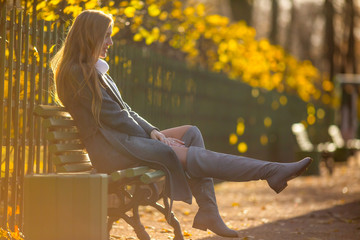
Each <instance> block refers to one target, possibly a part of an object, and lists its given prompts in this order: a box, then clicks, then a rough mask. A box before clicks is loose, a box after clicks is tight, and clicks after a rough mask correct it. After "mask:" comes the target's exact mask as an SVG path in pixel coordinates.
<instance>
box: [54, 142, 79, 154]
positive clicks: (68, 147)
mask: <svg viewBox="0 0 360 240" xmlns="http://www.w3.org/2000/svg"><path fill="white" fill-rule="evenodd" d="M68 151H77V152H83V151H84V146H83V145H82V144H81V143H58V144H51V145H49V152H51V153H54V154H55V153H60V152H68Z"/></svg>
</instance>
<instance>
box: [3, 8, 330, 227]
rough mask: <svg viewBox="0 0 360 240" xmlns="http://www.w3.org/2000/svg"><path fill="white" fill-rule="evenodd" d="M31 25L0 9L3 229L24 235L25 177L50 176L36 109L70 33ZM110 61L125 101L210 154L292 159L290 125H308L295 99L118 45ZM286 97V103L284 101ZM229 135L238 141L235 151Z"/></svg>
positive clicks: (45, 96)
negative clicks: (191, 134) (193, 133)
mask: <svg viewBox="0 0 360 240" xmlns="http://www.w3.org/2000/svg"><path fill="white" fill-rule="evenodd" d="M7 18H8V19H7ZM30 20H31V18H30V16H25V17H24V16H23V14H22V12H19V11H16V10H12V11H10V13H9V14H8V13H7V11H6V8H5V6H4V7H3V8H2V9H1V17H0V22H1V25H0V144H1V146H0V156H1V172H0V226H1V227H6V225H7V224H9V226H10V227H11V228H14V226H16V225H17V226H18V227H19V228H20V229H21V228H22V225H23V179H24V175H25V174H33V173H48V172H52V164H51V162H49V158H48V151H47V145H46V141H45V138H44V133H43V132H42V128H41V122H40V121H41V120H40V119H39V118H36V117H34V116H33V109H34V106H35V105H36V104H40V103H41V104H49V103H52V102H53V100H52V98H51V94H50V88H51V83H52V75H51V72H50V66H49V60H50V58H51V56H52V54H53V53H54V52H56V50H57V48H58V45H59V43H60V42H61V39H63V37H64V32H65V31H64V27H63V26H58V25H57V23H52V22H45V21H36V20H35V19H34V18H33V19H32V21H30ZM52 50H53V51H52ZM107 61H108V62H109V65H110V75H111V76H112V77H113V78H114V80H115V81H116V83H117V85H118V86H119V88H120V90H121V92H122V94H123V96H124V99H125V101H127V102H128V103H129V105H130V106H131V107H132V108H133V109H135V110H136V111H137V112H139V113H140V114H141V115H142V116H144V117H145V118H146V119H148V120H149V121H150V122H152V123H154V124H155V125H157V126H158V127H159V128H161V129H164V128H169V127H173V126H177V125H182V124H194V125H197V126H199V128H200V129H201V130H202V132H203V135H204V138H205V141H206V144H207V147H208V148H209V149H212V150H215V151H222V152H228V153H234V154H236V153H238V150H237V146H240V145H241V148H239V149H240V150H241V151H244V153H243V154H246V155H249V156H252V157H256V158H262V159H267V160H277V161H289V160H293V156H294V154H293V151H294V150H295V148H296V143H295V140H294V139H293V137H292V135H291V133H290V125H291V124H292V123H293V122H298V121H301V120H303V119H306V117H307V107H308V104H307V103H304V102H302V101H301V100H300V99H299V98H297V97H296V96H290V95H286V94H280V93H277V92H266V91H262V90H261V89H252V88H251V87H249V86H248V85H246V84H242V83H240V82H239V81H234V80H230V79H228V78H227V77H226V76H224V75H222V74H216V73H210V72H207V71H205V70H201V69H198V68H191V67H188V66H186V64H185V63H183V62H179V61H176V60H173V59H169V58H165V57H163V56H161V55H159V54H157V53H155V52H153V51H150V50H148V49H145V48H141V47H134V46H124V45H121V44H120V43H118V42H116V43H115V44H114V46H113V48H112V50H111V51H110V52H109V57H108V59H107ZM284 97H285V98H286V100H287V103H286V104H283V103H281V101H280V98H284ZM264 119H265V120H266V119H267V123H266V124H264ZM326 119H328V120H326ZM326 121H331V118H330V119H329V118H324V119H318V121H317V125H315V126H314V128H316V129H317V131H319V129H321V126H322V125H324V123H325V122H326ZM231 133H234V135H236V138H237V139H236V141H235V142H234V144H233V145H231V144H229V135H230V134H231ZM310 134H311V132H310ZM313 136H314V137H316V136H315V135H313ZM235 143H236V144H235ZM239 144H240V145H239ZM283 150H286V151H283Z"/></svg>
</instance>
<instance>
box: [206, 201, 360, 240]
mask: <svg viewBox="0 0 360 240" xmlns="http://www.w3.org/2000/svg"><path fill="white" fill-rule="evenodd" d="M345 229H346V231H344V230H345ZM238 233H239V236H240V237H239V238H240V239H244V240H245V239H246V240H252V239H254V240H261V239H263V240H282V239H284V240H340V239H341V240H356V239H360V201H355V202H351V203H348V204H343V205H337V206H335V207H333V208H328V209H324V210H319V211H314V212H310V213H308V214H305V215H302V216H299V217H295V218H290V219H283V220H279V221H276V222H271V223H267V224H263V225H261V226H257V227H253V228H247V229H244V230H240V231H238ZM201 239H204V240H205V239H207V240H219V239H225V238H222V237H216V236H215V237H205V238H201ZM226 239H230V238H226Z"/></svg>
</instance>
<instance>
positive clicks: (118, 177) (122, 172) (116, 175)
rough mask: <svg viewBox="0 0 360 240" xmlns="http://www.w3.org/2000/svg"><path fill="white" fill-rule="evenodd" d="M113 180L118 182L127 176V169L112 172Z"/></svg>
mask: <svg viewBox="0 0 360 240" xmlns="http://www.w3.org/2000/svg"><path fill="white" fill-rule="evenodd" d="M110 176H111V180H112V181H114V182H116V181H119V180H122V179H124V178H126V170H118V171H116V172H113V173H111V175H110Z"/></svg>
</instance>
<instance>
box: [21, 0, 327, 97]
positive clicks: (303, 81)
mask: <svg viewBox="0 0 360 240" xmlns="http://www.w3.org/2000/svg"><path fill="white" fill-rule="evenodd" d="M32 3H33V1H27V4H28V9H31V5H32ZM84 9H100V10H103V11H104V12H107V13H111V14H112V15H113V16H114V19H115V26H114V31H113V32H114V38H117V39H121V40H122V41H124V42H127V43H129V42H131V43H134V42H136V43H138V44H143V45H146V46H150V47H152V48H156V49H160V50H162V51H163V52H166V53H168V54H169V53H170V54H173V55H175V56H177V57H181V58H185V59H186V60H187V61H188V62H189V63H192V64H195V65H200V66H202V67H205V68H208V69H209V70H211V71H216V72H223V73H226V74H227V75H228V76H229V77H231V78H232V79H236V80H242V81H244V82H246V83H248V84H249V85H251V86H252V87H255V88H264V89H267V90H277V91H279V92H284V91H286V92H295V93H297V94H298V95H299V96H300V97H301V99H303V100H304V101H314V100H315V101H319V100H321V101H322V102H323V103H325V104H330V103H331V97H330V94H331V92H332V90H333V85H332V83H331V82H330V81H329V80H328V78H327V77H323V76H321V75H320V73H319V72H318V70H317V69H316V68H315V67H314V66H313V65H312V64H311V62H309V61H298V60H296V59H295V58H294V57H293V56H291V55H289V54H287V53H286V52H285V51H284V50H283V49H282V48H281V47H280V46H275V45H272V44H270V43H269V41H268V40H267V39H261V40H257V39H256V31H255V29H253V28H251V27H249V26H247V25H246V23H245V22H234V23H230V21H229V19H228V18H227V17H223V16H220V15H216V14H213V15H208V14H207V9H206V6H205V5H204V4H190V3H186V4H185V3H183V2H182V1H170V0H131V1H123V0H115V1H112V0H103V1H101V2H100V1H98V0H87V1H81V0H69V1H60V0H40V1H38V5H37V7H36V10H37V11H38V17H39V18H41V19H45V20H61V21H66V20H68V19H71V18H73V17H76V16H77V15H78V14H79V13H81V11H82V10H84Z"/></svg>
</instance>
